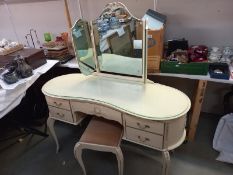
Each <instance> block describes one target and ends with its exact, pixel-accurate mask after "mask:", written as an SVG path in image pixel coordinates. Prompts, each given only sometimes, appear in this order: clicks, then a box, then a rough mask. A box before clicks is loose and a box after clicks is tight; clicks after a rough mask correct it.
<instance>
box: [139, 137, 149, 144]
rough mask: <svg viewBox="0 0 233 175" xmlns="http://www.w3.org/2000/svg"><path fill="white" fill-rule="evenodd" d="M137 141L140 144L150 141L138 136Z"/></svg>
mask: <svg viewBox="0 0 233 175" xmlns="http://www.w3.org/2000/svg"><path fill="white" fill-rule="evenodd" d="M138 139H139V141H140V142H142V143H145V142H147V141H150V139H149V138H146V137H145V138H142V137H141V136H138Z"/></svg>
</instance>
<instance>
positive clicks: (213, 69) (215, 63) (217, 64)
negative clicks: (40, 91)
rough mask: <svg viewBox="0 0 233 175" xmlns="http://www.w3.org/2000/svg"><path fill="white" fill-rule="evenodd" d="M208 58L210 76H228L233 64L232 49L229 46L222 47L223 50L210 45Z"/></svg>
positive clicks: (222, 77)
mask: <svg viewBox="0 0 233 175" xmlns="http://www.w3.org/2000/svg"><path fill="white" fill-rule="evenodd" d="M208 59H209V62H210V66H209V73H210V77H211V78H218V79H226V80H228V79H229V78H230V75H231V74H232V66H233V50H232V48H231V47H229V46H227V47H224V48H223V50H221V49H220V48H218V47H212V48H211V51H210V54H209V57H208Z"/></svg>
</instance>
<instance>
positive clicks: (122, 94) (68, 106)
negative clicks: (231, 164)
mask: <svg viewBox="0 0 233 175" xmlns="http://www.w3.org/2000/svg"><path fill="white" fill-rule="evenodd" d="M42 91H43V93H44V94H45V95H46V100H47V103H48V105H49V110H50V117H49V118H48V121H47V124H48V127H49V129H50V132H51V134H52V136H53V138H54V140H55V142H56V146H57V152H58V150H59V143H58V139H57V136H56V133H55V130H54V123H55V121H56V120H59V121H62V122H66V123H70V124H74V125H77V124H79V123H80V122H81V121H82V119H83V118H84V115H85V114H91V115H95V116H99V117H104V118H106V119H108V120H114V121H117V122H119V123H120V124H122V126H123V127H124V132H125V133H124V139H126V140H128V141H131V142H134V143H136V144H140V145H143V146H146V147H150V148H152V149H156V150H160V151H162V153H163V171H162V172H163V175H167V174H168V170H169V164H170V156H169V152H168V151H169V150H172V149H175V148H177V147H178V146H180V145H181V144H182V142H183V141H184V139H185V135H186V132H185V123H186V113H187V112H188V110H189V109H190V105H191V104H190V100H189V98H188V97H187V96H186V95H185V94H184V93H182V92H180V91H179V90H176V89H174V88H171V87H168V86H164V85H161V84H156V83H153V82H149V81H148V82H147V83H145V84H143V83H140V82H134V81H129V80H123V79H117V78H112V77H103V76H102V77H100V76H97V75H90V76H84V75H82V74H69V75H64V76H60V77H57V78H54V79H52V80H50V81H49V82H47V83H46V84H45V85H44V86H43V88H42Z"/></svg>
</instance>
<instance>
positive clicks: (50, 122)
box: [47, 117, 59, 153]
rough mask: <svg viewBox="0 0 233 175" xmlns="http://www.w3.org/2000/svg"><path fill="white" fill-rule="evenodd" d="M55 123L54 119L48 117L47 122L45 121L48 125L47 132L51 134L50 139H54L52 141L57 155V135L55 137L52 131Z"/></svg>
mask: <svg viewBox="0 0 233 175" xmlns="http://www.w3.org/2000/svg"><path fill="white" fill-rule="evenodd" d="M55 121H56V120H55V119H53V118H50V117H49V118H48V120H47V125H48V128H49V131H50V133H51V135H52V137H53V139H54V141H55V143H56V146H57V149H56V153H58V151H59V143H58V140H57V135H56V133H55V130H54V123H55Z"/></svg>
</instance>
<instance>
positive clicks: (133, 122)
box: [124, 114, 164, 135]
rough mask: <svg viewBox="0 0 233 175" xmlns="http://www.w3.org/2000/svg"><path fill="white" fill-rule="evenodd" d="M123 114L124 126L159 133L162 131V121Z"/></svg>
mask: <svg viewBox="0 0 233 175" xmlns="http://www.w3.org/2000/svg"><path fill="white" fill-rule="evenodd" d="M124 116H125V120H126V126H130V127H132V128H136V129H140V130H143V131H149V132H152V133H156V134H161V135H163V133H164V123H162V122H156V121H152V120H147V119H140V118H137V117H132V116H130V115H128V114H124Z"/></svg>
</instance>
